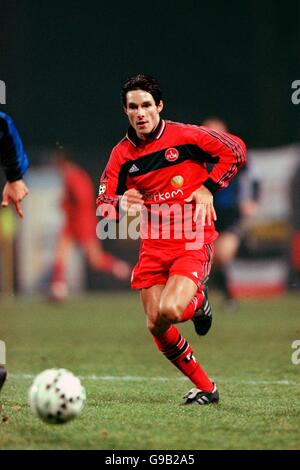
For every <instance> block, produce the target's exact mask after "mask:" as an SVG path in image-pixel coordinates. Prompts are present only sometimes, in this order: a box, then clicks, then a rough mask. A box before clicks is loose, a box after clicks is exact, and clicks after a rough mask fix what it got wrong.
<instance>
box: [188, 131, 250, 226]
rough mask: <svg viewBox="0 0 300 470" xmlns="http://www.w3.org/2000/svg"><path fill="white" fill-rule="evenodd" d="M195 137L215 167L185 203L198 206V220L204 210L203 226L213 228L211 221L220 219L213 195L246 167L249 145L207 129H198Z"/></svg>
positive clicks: (196, 214)
mask: <svg viewBox="0 0 300 470" xmlns="http://www.w3.org/2000/svg"><path fill="white" fill-rule="evenodd" d="M194 136H195V138H196V143H197V146H198V147H199V148H201V150H203V151H204V152H205V154H207V155H208V156H209V157H210V158H211V161H212V162H213V163H214V167H213V169H212V171H211V172H210V174H209V177H208V178H207V179H206V180H205V181H204V182H203V184H202V185H201V186H200V188H198V189H197V190H196V191H194V192H193V193H192V194H191V195H190V196H189V197H188V198H187V199H186V202H192V201H194V202H195V203H196V209H195V213H194V220H195V221H196V220H197V218H198V214H199V212H200V211H201V218H202V223H203V224H205V223H207V224H208V225H211V223H212V221H213V220H216V218H217V216H216V211H215V209H214V205H213V195H214V193H215V192H216V191H218V190H219V189H224V188H226V187H227V186H228V184H229V182H230V180H231V179H232V178H233V177H234V176H235V175H236V174H237V172H238V171H239V170H240V169H241V168H242V166H243V165H244V164H245V162H246V146H245V144H244V142H243V141H242V140H241V139H240V138H239V137H236V136H234V135H232V134H229V133H224V132H217V131H214V130H212V129H209V128H207V127H204V126H201V127H199V128H198V129H197V131H195V134H194Z"/></svg>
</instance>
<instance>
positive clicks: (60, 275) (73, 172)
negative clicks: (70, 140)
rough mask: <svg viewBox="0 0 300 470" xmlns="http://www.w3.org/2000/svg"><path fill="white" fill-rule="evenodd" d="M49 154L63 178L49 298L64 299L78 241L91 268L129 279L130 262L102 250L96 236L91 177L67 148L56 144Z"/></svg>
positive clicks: (121, 278)
mask: <svg viewBox="0 0 300 470" xmlns="http://www.w3.org/2000/svg"><path fill="white" fill-rule="evenodd" d="M52 157H53V162H54V165H55V167H56V169H57V170H58V171H59V172H60V174H61V175H62V179H63V196H62V200H61V208H62V210H63V213H64V217H65V221H64V225H63V227H62V230H61V232H60V233H59V235H58V240H57V244H56V251H55V255H54V265H53V270H52V275H51V283H50V299H52V300H57V301H59V300H64V299H65V298H66V297H67V295H68V288H67V283H66V268H67V263H68V261H69V257H70V255H71V251H72V249H73V248H74V246H75V245H76V244H79V246H80V247H81V249H82V250H83V252H84V254H85V256H86V258H87V260H88V263H89V265H90V266H91V267H92V268H93V269H95V270H97V271H102V272H105V273H108V274H110V275H112V276H114V277H115V278H117V279H119V280H122V281H127V280H129V279H130V275H131V267H130V265H129V264H128V263H127V262H126V261H123V260H121V259H119V258H117V257H115V256H113V255H112V254H111V253H109V252H107V251H105V250H104V249H103V247H102V244H101V241H100V240H99V239H98V238H97V236H96V225H97V223H98V220H97V218H96V212H95V191H94V185H93V181H92V179H91V178H90V176H89V175H88V173H87V172H86V171H85V170H84V169H83V168H81V167H80V166H79V165H77V164H75V163H74V162H73V155H72V154H71V152H70V151H69V150H66V149H63V148H61V149H60V148H59V149H57V150H56V151H55V152H54V153H53V156H52Z"/></svg>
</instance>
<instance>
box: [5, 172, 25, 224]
mask: <svg viewBox="0 0 300 470" xmlns="http://www.w3.org/2000/svg"><path fill="white" fill-rule="evenodd" d="M28 193H29V189H28V188H27V186H26V184H25V183H24V181H23V180H22V179H21V180H17V181H13V182H9V181H8V182H7V183H6V184H5V186H4V188H3V192H2V203H1V205H2V207H7V206H8V204H10V203H12V204H13V205H14V207H15V210H16V212H17V214H18V216H19V217H21V218H23V217H24V214H23V211H22V208H21V202H22V200H23V199H24V197H26V196H27V194H28Z"/></svg>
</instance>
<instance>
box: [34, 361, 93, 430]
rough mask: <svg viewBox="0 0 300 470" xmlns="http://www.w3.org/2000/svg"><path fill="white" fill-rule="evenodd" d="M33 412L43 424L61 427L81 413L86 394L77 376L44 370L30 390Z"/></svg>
mask: <svg viewBox="0 0 300 470" xmlns="http://www.w3.org/2000/svg"><path fill="white" fill-rule="evenodd" d="M28 399H29V405H30V408H31V410H32V412H33V413H34V414H35V415H36V416H38V417H39V418H41V419H42V420H43V421H45V422H46V423H50V424H63V423H66V422H67V421H70V420H72V419H74V418H76V417H77V416H78V415H79V414H80V413H81V411H82V409H83V407H84V404H85V400H86V392H85V389H84V387H83V386H82V385H81V382H80V380H79V378H78V377H76V376H75V375H74V374H73V373H72V372H70V371H69V370H66V369H47V370H44V371H43V372H41V373H40V374H38V375H37V376H36V377H35V379H34V381H33V383H32V385H31V387H30V389H29V395H28Z"/></svg>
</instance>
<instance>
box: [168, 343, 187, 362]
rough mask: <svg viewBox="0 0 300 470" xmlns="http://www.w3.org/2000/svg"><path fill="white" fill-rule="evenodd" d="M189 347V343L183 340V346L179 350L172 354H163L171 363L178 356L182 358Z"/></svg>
mask: <svg viewBox="0 0 300 470" xmlns="http://www.w3.org/2000/svg"><path fill="white" fill-rule="evenodd" d="M189 347H190V345H189V343H188V342H187V341H186V340H185V342H184V343H183V346H182V347H181V348H180V349H178V350H177V351H176V352H175V353H173V354H165V356H166V357H167V358H168V359H169V361H172V362H173V361H175V360H176V359H178V358H179V357H180V356H182V354H184V353H185V352H186V350H187V349H188V348H189Z"/></svg>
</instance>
